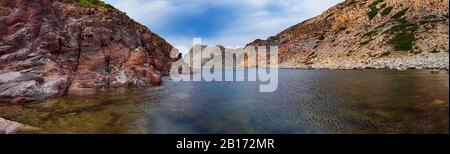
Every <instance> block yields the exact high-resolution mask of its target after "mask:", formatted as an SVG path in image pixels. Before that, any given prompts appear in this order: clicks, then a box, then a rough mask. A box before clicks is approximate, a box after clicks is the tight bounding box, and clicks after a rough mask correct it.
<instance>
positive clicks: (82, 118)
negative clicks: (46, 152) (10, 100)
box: [0, 70, 449, 134]
mask: <svg viewBox="0 0 450 154" xmlns="http://www.w3.org/2000/svg"><path fill="white" fill-rule="evenodd" d="M279 73H280V76H279V77H280V78H279V88H278V90H277V91H276V92H273V93H259V89H258V88H259V83H257V82H177V83H175V82H173V81H171V80H170V78H165V79H164V84H163V86H161V87H153V88H141V89H121V90H115V91H111V92H109V93H105V94H98V95H90V96H65V97H62V98H56V99H48V100H45V101H42V102H38V103H33V104H28V105H16V106H11V105H0V117H4V118H7V119H11V120H15V121H18V122H22V123H25V124H29V125H32V126H36V127H40V128H42V130H41V131H40V132H37V133H154V134H170V133H182V134H198V133H200V134H209V133H276V134H292V133H295V134H297V133H300V134H304V133H448V132H449V128H448V127H449V89H448V88H449V76H448V73H446V72H445V73H444V72H441V73H439V74H431V73H430V71H402V72H400V71H387V70H363V71H331V70H280V72H279ZM33 133H36V132H33Z"/></svg>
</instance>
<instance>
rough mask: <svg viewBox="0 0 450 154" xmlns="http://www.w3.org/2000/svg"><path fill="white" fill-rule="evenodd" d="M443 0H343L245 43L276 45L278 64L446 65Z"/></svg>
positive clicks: (329, 66) (324, 66) (445, 2)
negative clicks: (264, 36) (264, 38)
mask: <svg viewBox="0 0 450 154" xmlns="http://www.w3.org/2000/svg"><path fill="white" fill-rule="evenodd" d="M448 23H449V20H448V0H430V1H421V0H346V1H344V2H342V3H340V4H338V5H336V6H333V7H331V8H330V9H328V10H326V11H325V12H323V13H322V14H321V15H319V16H317V17H314V18H311V19H308V20H305V21H303V22H301V23H299V24H296V25H294V26H292V27H290V28H288V29H286V30H283V31H282V32H280V33H279V34H277V35H275V36H272V37H269V38H268V39H266V40H261V39H257V40H255V41H253V42H251V43H249V44H247V46H266V45H277V46H279V49H280V51H279V58H280V67H282V68H317V69H364V68H376V69H382V68H387V69H399V70H404V69H409V68H415V69H446V70H448V60H449V58H448V57H449V56H448V49H449V47H448V41H449V39H448Z"/></svg>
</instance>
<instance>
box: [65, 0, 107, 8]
mask: <svg viewBox="0 0 450 154" xmlns="http://www.w3.org/2000/svg"><path fill="white" fill-rule="evenodd" d="M68 1H69V2H73V3H75V4H80V5H87V6H101V7H105V8H108V9H114V7H113V6H112V5H110V4H108V3H105V2H103V1H101V0H68Z"/></svg>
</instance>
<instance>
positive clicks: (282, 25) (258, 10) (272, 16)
mask: <svg viewBox="0 0 450 154" xmlns="http://www.w3.org/2000/svg"><path fill="white" fill-rule="evenodd" d="M104 1H105V2H107V3H109V4H111V5H113V6H114V7H116V8H118V9H120V10H121V11H123V12H125V13H127V15H129V16H130V17H131V18H133V19H134V20H136V21H137V22H139V23H141V24H143V25H145V26H147V27H148V28H149V29H150V30H151V31H153V32H155V33H156V34H158V35H160V36H161V37H163V38H164V39H165V40H167V41H168V42H169V43H170V44H172V45H173V46H175V47H177V48H178V49H180V51H181V52H182V53H185V52H187V50H188V48H191V47H192V44H193V38H201V39H202V44H206V45H223V46H226V47H235V48H237V47H243V46H245V44H247V43H250V42H252V41H253V40H255V39H266V38H268V37H270V36H273V35H276V34H278V33H279V32H281V31H283V30H284V29H286V28H289V27H291V26H293V25H295V24H297V23H300V22H301V21H304V20H306V19H309V18H312V17H314V16H317V15H320V14H321V13H322V12H323V11H325V10H326V9H328V8H330V7H332V6H334V5H336V4H338V3H340V2H342V1H344V0H104ZM183 47H184V48H183Z"/></svg>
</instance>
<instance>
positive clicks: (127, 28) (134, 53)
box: [0, 0, 173, 102]
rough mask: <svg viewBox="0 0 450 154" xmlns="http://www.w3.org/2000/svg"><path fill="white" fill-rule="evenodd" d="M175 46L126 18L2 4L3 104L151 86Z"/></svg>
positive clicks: (108, 11) (56, 6) (59, 5)
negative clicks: (68, 94) (70, 94)
mask: <svg viewBox="0 0 450 154" xmlns="http://www.w3.org/2000/svg"><path fill="white" fill-rule="evenodd" d="M170 50H172V46H171V45H170V44H168V43H167V42H166V41H165V40H164V39H162V38H160V37H159V36H158V35H156V34H154V33H152V32H151V31H150V30H149V29H147V28H146V27H145V26H142V25H140V24H139V23H137V22H135V21H133V20H132V19H130V18H129V17H128V16H127V15H126V14H125V13H123V12H121V11H119V10H117V9H114V8H111V7H105V6H101V5H84V4H79V3H76V2H74V1H68V0H2V1H0V102H28V101H34V100H39V99H43V98H48V97H53V96H61V95H64V94H67V93H80V92H82V93H84V92H89V93H91V92H98V91H103V90H105V89H107V88H108V87H120V86H150V85H158V84H160V83H161V76H162V75H165V74H168V72H169V70H170V65H171V63H172V61H173V60H172V59H170Z"/></svg>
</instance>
